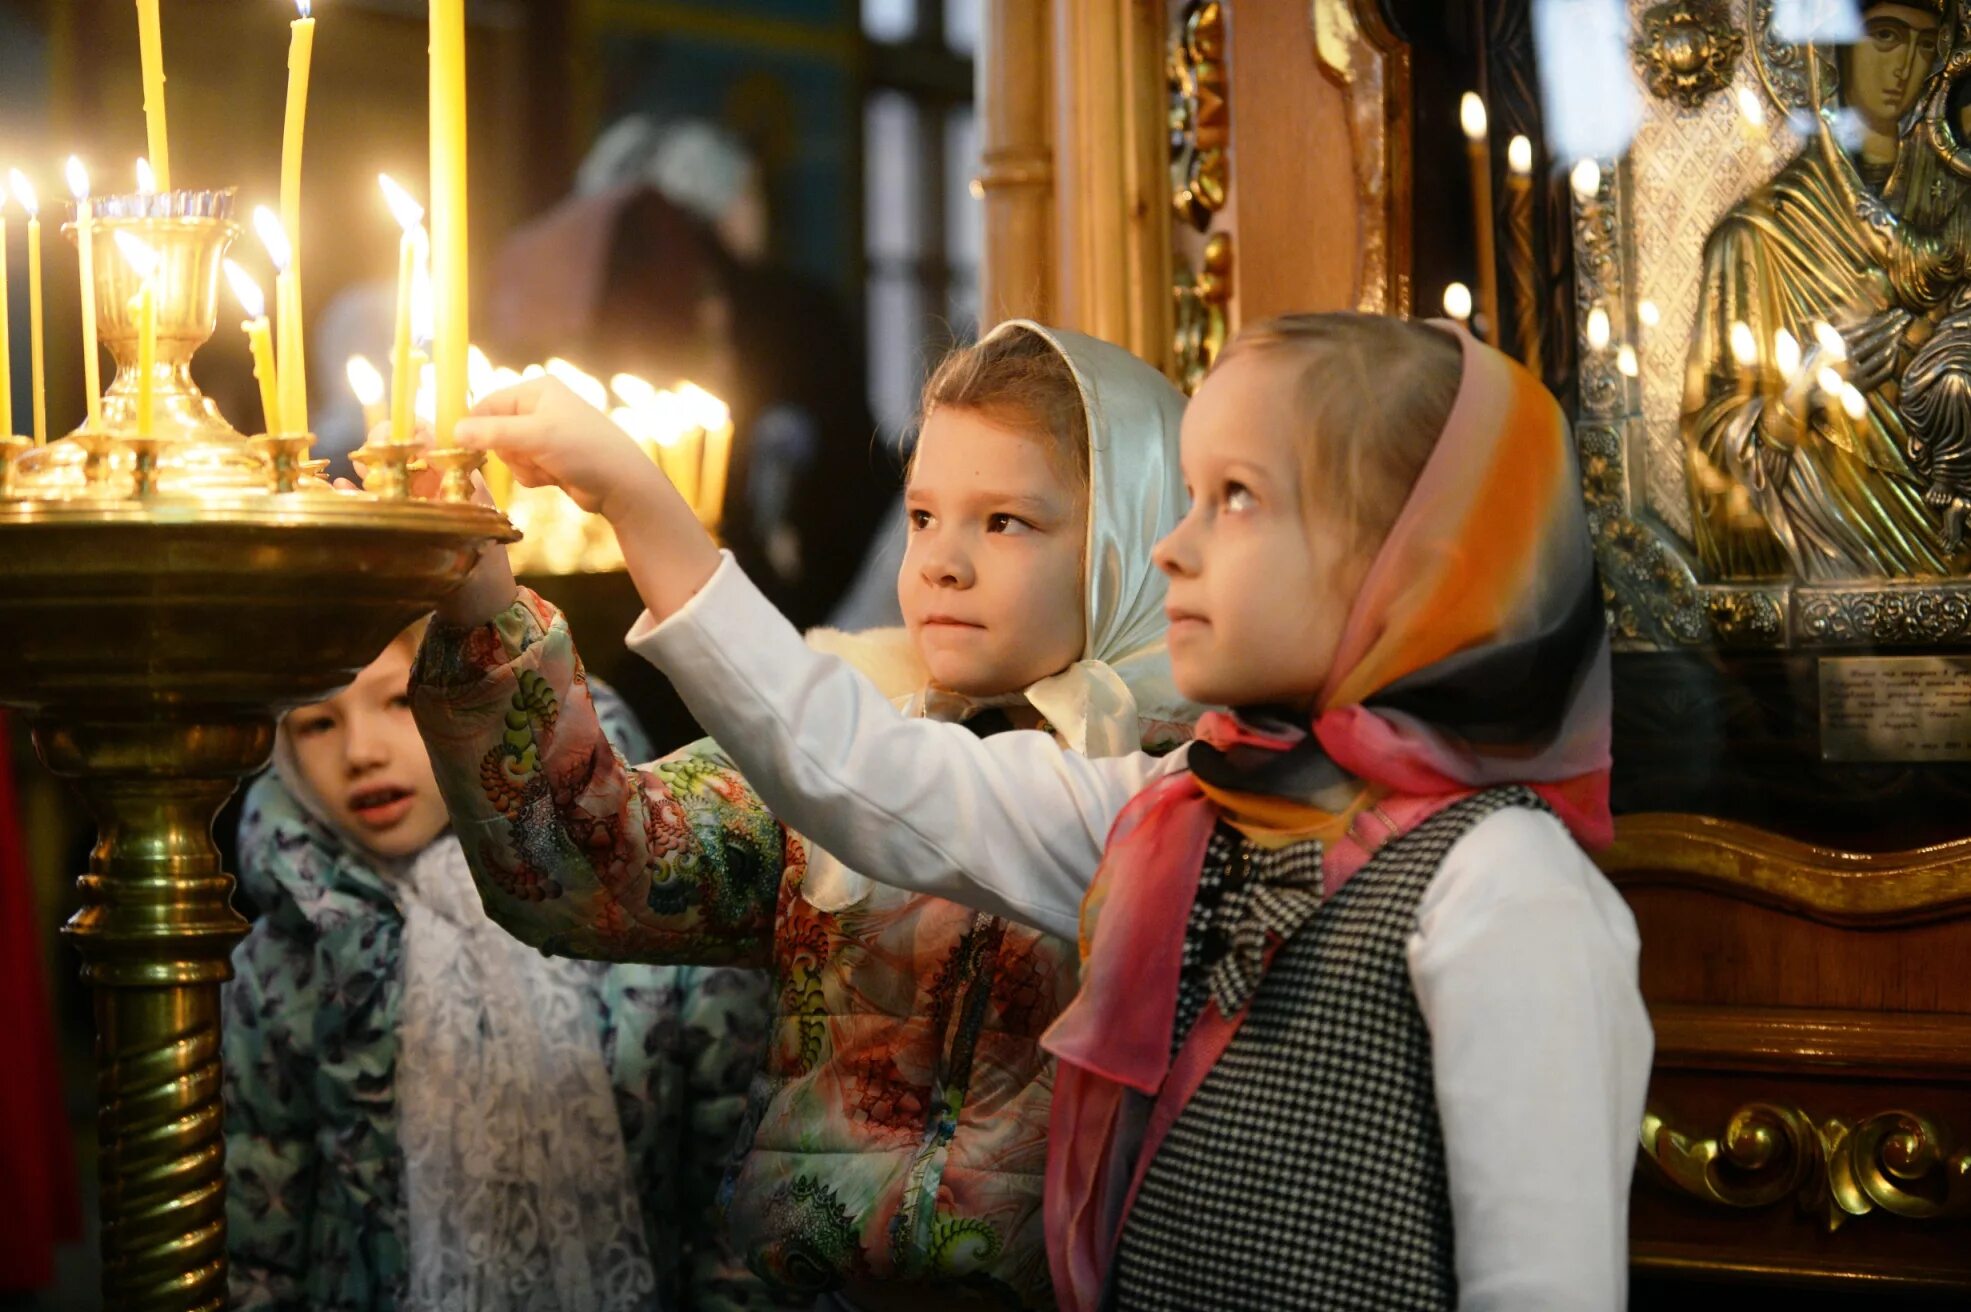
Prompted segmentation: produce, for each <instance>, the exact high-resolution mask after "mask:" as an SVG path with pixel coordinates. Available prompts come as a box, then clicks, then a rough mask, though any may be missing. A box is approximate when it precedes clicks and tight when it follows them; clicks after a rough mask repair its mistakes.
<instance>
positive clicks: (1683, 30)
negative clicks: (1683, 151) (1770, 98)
mask: <svg viewBox="0 0 1971 1312" xmlns="http://www.w3.org/2000/svg"><path fill="white" fill-rule="evenodd" d="M1637 28H1638V30H1637V33H1636V44H1635V59H1636V68H1637V70H1638V71H1640V72H1641V73H1642V76H1643V81H1644V83H1646V84H1647V85H1648V87H1649V90H1650V93H1651V94H1652V95H1655V96H1657V97H1660V98H1661V99H1664V100H1674V101H1676V102H1677V103H1678V104H1680V105H1682V106H1683V107H1684V108H1686V109H1696V108H1697V107H1698V106H1699V105H1701V104H1703V103H1704V102H1705V100H1707V99H1708V98H1710V97H1711V96H1712V95H1714V94H1716V93H1717V92H1719V91H1722V90H1724V89H1725V88H1726V87H1728V86H1730V85H1731V78H1732V69H1733V67H1734V66H1736V65H1737V63H1738V57H1739V56H1740V55H1742V54H1744V53H1745V37H1744V35H1743V34H1742V33H1740V32H1739V30H1738V29H1737V28H1736V27H1734V26H1733V25H1732V21H1731V13H1730V11H1729V10H1728V9H1726V8H1725V6H1724V5H1722V4H1719V3H1718V0H1667V3H1664V4H1660V5H1657V6H1656V7H1655V8H1653V9H1651V10H1649V11H1648V12H1647V13H1645V14H1644V15H1643V16H1642V21H1641V22H1640V23H1638V24H1637Z"/></svg>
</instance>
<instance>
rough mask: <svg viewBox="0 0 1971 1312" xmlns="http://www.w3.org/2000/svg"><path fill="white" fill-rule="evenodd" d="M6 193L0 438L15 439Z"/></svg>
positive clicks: (0, 291) (0, 284) (1, 201)
mask: <svg viewBox="0 0 1971 1312" xmlns="http://www.w3.org/2000/svg"><path fill="white" fill-rule="evenodd" d="M6 205H7V191H6V188H5V186H4V185H0V437H12V436H13V435H14V382H13V379H14V343H13V334H12V332H11V331H10V325H9V324H8V322H7V321H8V320H9V319H11V318H12V317H13V316H12V315H11V314H10V313H9V312H8V310H7V306H8V305H9V303H10V302H9V301H8V300H7V295H8V292H7V214H6Z"/></svg>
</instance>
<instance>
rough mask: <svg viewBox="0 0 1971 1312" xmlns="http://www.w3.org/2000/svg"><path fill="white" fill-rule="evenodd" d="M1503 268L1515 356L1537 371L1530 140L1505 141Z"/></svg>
mask: <svg viewBox="0 0 1971 1312" xmlns="http://www.w3.org/2000/svg"><path fill="white" fill-rule="evenodd" d="M1506 222H1507V230H1506V236H1507V238H1508V240H1509V242H1510V245H1509V247H1508V249H1507V251H1506V268H1507V269H1508V270H1509V271H1510V272H1511V274H1512V305H1513V316H1514V335H1515V336H1516V337H1518V338H1519V358H1520V360H1521V361H1522V362H1523V363H1524V364H1525V365H1526V367H1527V368H1528V369H1530V370H1532V371H1533V372H1534V373H1535V374H1536V375H1537V374H1538V373H1539V372H1540V278H1539V270H1538V269H1536V268H1535V267H1534V264H1533V143H1532V142H1531V141H1530V140H1528V139H1527V138H1526V137H1514V138H1513V139H1512V140H1511V141H1510V142H1508V143H1507V144H1506Z"/></svg>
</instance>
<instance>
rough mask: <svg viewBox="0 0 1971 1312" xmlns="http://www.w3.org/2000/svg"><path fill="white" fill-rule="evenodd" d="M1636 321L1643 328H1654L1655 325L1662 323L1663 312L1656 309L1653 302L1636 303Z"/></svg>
mask: <svg viewBox="0 0 1971 1312" xmlns="http://www.w3.org/2000/svg"><path fill="white" fill-rule="evenodd" d="M1636 321H1637V322H1638V323H1640V324H1642V326H1643V327H1645V328H1654V327H1655V326H1656V325H1657V324H1659V323H1662V322H1663V311H1661V310H1659V309H1657V308H1656V302H1655V301H1638V302H1637V303H1636Z"/></svg>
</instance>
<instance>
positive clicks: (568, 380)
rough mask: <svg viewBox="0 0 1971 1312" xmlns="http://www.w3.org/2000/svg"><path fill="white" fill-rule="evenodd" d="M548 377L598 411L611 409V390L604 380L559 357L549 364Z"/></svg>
mask: <svg viewBox="0 0 1971 1312" xmlns="http://www.w3.org/2000/svg"><path fill="white" fill-rule="evenodd" d="M547 372H548V377H550V378H555V379H559V380H560V381H561V382H562V383H563V384H565V385H566V386H567V388H568V390H569V391H571V392H573V393H574V394H575V395H576V396H579V397H581V398H582V400H584V401H586V402H588V403H589V404H590V405H592V406H594V407H595V408H596V409H598V410H607V409H608V408H609V389H608V388H606V387H604V386H603V385H602V380H601V379H599V378H597V377H596V376H595V375H593V374H591V373H589V372H588V371H586V370H584V369H581V368H579V367H578V366H576V365H572V364H570V363H568V361H566V360H563V359H561V358H559V357H556V358H555V359H552V360H549V361H548V362H547Z"/></svg>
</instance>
